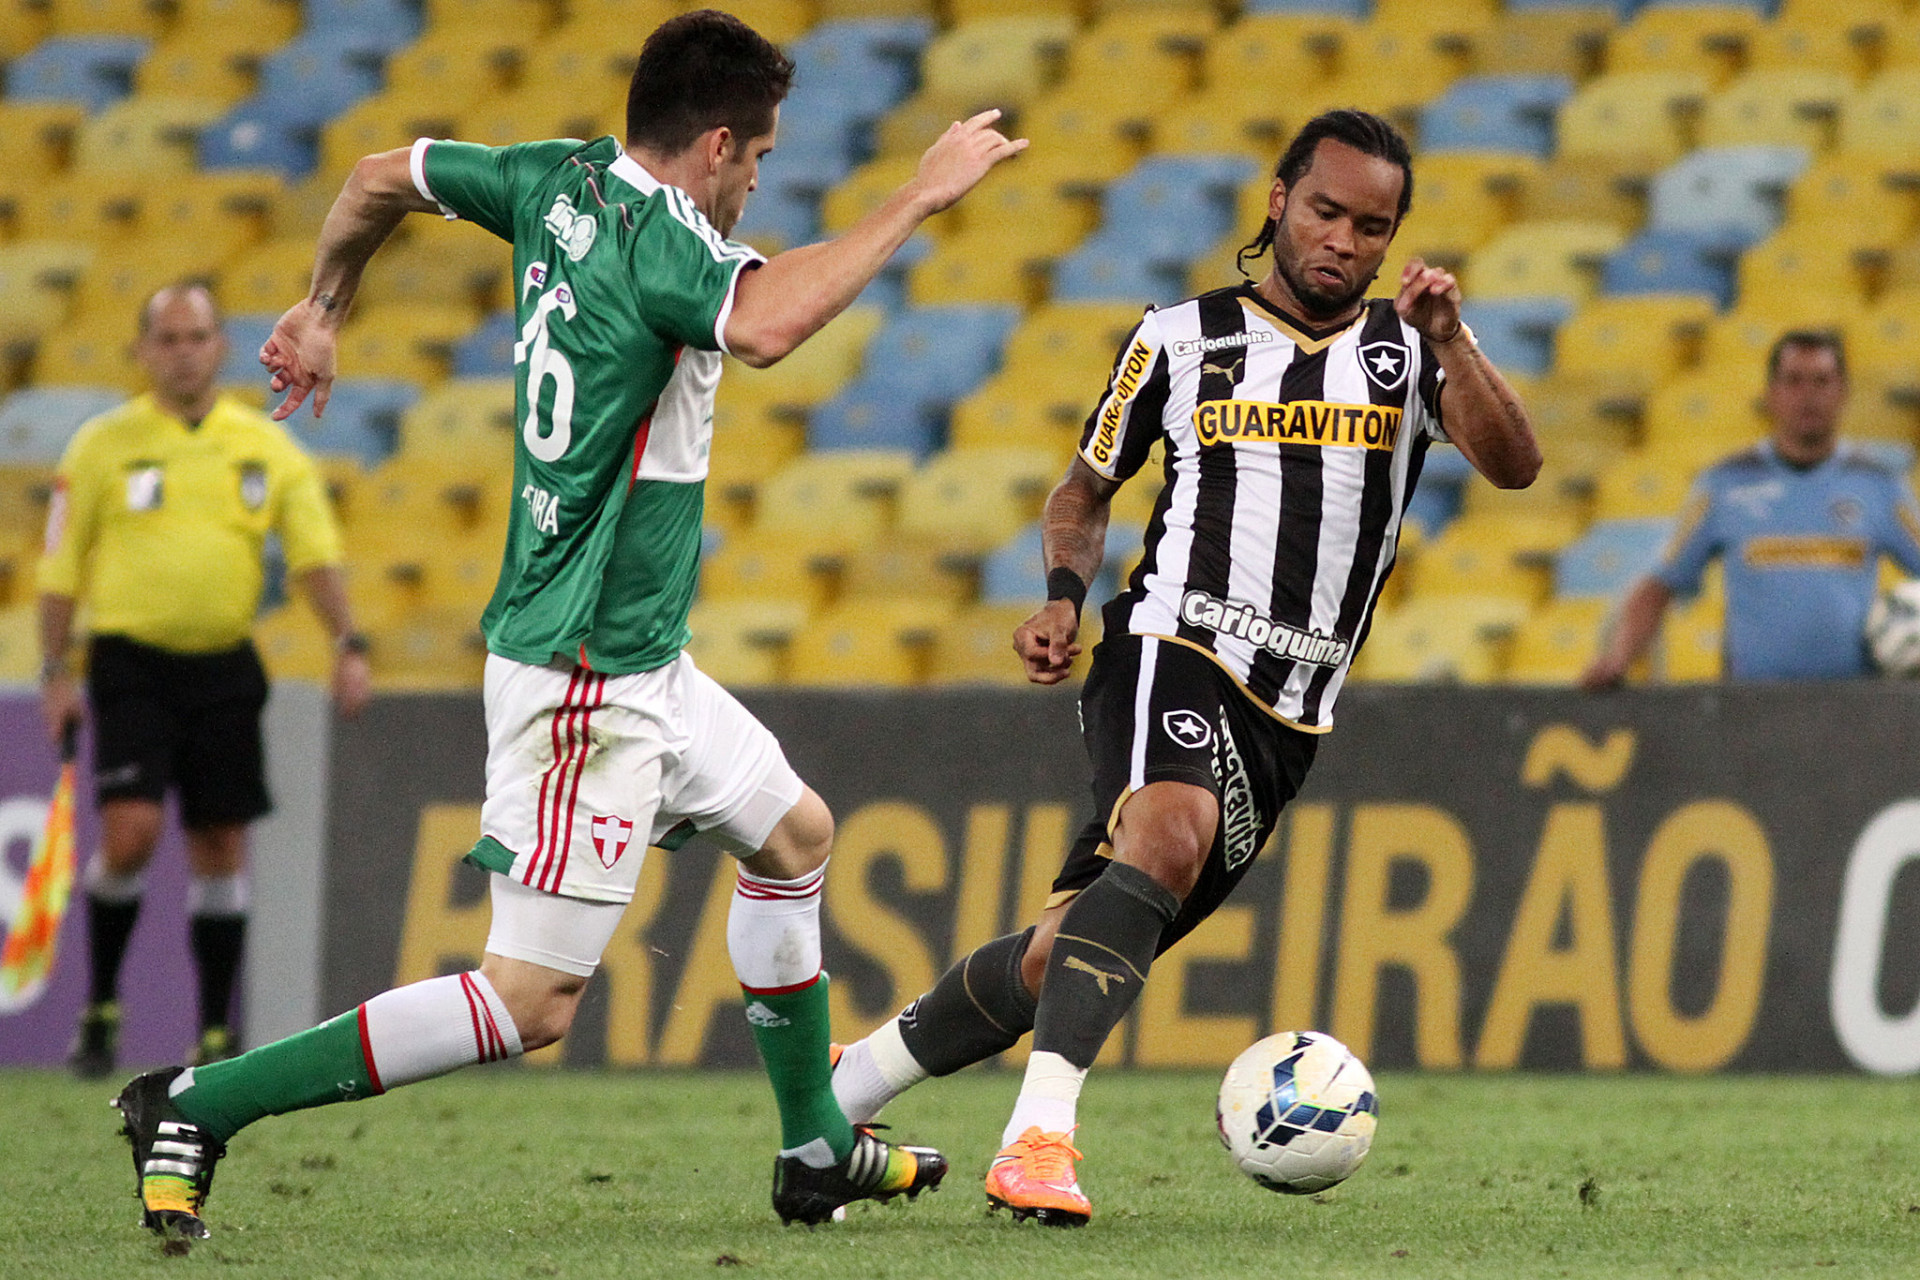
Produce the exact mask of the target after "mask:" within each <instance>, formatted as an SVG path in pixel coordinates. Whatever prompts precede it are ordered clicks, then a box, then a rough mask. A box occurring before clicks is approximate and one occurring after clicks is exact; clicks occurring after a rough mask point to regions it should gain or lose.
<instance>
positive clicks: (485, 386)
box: [228, 321, 519, 467]
mask: <svg viewBox="0 0 1920 1280" xmlns="http://www.w3.org/2000/svg"><path fill="white" fill-rule="evenodd" d="M228 331H229V332H231V331H232V322H231V321H229V323H228ZM256 367H257V366H256ZM518 434H519V423H518V422H516V421H515V419H514V404H513V379H512V378H511V377H504V376H502V377H482V378H453V379H450V380H449V381H447V382H444V383H442V384H441V385H439V386H437V387H435V388H433V389H432V390H431V391H428V392H426V393H425V394H424V395H422V396H421V397H420V399H418V400H417V401H415V402H414V403H413V404H411V405H409V406H408V407H407V410H406V412H405V413H404V414H402V415H401V417H400V441H399V454H398V456H401V457H412V456H424V457H457V456H463V455H477V456H480V457H494V458H504V459H505V460H506V462H507V465H508V466H509V467H511V466H512V462H513V442H514V437H515V436H517V435H518Z"/></svg>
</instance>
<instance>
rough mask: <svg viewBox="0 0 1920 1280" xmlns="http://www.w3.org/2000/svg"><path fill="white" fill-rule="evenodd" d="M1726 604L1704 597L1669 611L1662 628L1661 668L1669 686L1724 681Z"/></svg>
mask: <svg viewBox="0 0 1920 1280" xmlns="http://www.w3.org/2000/svg"><path fill="white" fill-rule="evenodd" d="M1725 622H1726V604H1725V602H1724V601H1722V600H1719V599H1715V598H1713V597H1711V596H1708V595H1706V594H1704V593H1703V594H1702V595H1701V597H1700V598H1699V599H1697V600H1694V601H1692V602H1690V603H1688V604H1683V605H1681V606H1679V607H1678V608H1675V609H1670V610H1668V612H1667V617H1666V621H1665V623H1664V625H1663V626H1662V627H1661V629H1660V668H1661V674H1662V676H1663V677H1664V678H1665V680H1666V682H1667V683H1669V684H1711V683H1713V682H1716V681H1718V680H1719V679H1720V671H1721V650H1722V647H1723V645H1724V642H1725V641H1724V631H1725Z"/></svg>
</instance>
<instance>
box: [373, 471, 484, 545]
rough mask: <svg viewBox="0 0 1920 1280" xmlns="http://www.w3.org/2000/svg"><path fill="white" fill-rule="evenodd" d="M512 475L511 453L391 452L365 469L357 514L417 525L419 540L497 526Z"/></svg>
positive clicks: (410, 526)
mask: <svg viewBox="0 0 1920 1280" xmlns="http://www.w3.org/2000/svg"><path fill="white" fill-rule="evenodd" d="M512 478H513V458H512V455H511V454H508V455H505V456H502V455H501V454H499V453H498V452H495V453H491V454H488V453H482V452H479V451H469V452H465V453H459V454H431V455H429V454H420V453H401V454H395V455H394V456H393V457H391V458H388V459H387V460H386V461H384V462H382V463H381V464H380V465H379V466H377V467H375V468H374V469H373V470H372V471H370V472H368V473H367V475H366V478H365V480H364V481H363V482H362V484H361V488H360V491H359V493H358V494H357V495H356V496H357V498H358V500H359V510H358V512H357V513H356V514H357V515H358V516H359V517H360V522H365V521H366V520H374V521H378V522H380V523H382V524H386V525H389V526H392V527H397V528H408V529H413V530H416V531H418V532H419V533H420V534H422V535H424V536H423V537H422V538H421V539H420V541H421V542H422V543H423V544H424V543H431V542H434V541H436V540H439V539H453V538H460V537H464V536H466V535H467V534H470V533H473V532H475V531H476V530H482V529H501V528H504V527H505V525H506V509H505V508H506V504H505V502H503V501H502V499H503V498H504V497H506V496H507V493H508V490H509V488H510V486H511V482H512Z"/></svg>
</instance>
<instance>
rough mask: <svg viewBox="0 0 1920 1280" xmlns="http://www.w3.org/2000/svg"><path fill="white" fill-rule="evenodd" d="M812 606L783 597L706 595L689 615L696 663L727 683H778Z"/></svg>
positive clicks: (691, 651)
mask: <svg viewBox="0 0 1920 1280" xmlns="http://www.w3.org/2000/svg"><path fill="white" fill-rule="evenodd" d="M806 620H807V611H806V609H805V608H803V607H802V606H800V605H797V604H795V603H793V602H792V601H783V600H702V601H700V602H699V603H697V604H695V605H694V606H693V612H692V613H691V614H689V615H688V617H687V629H688V630H689V631H690V632H692V633H693V635H692V639H690V640H689V641H688V642H687V652H688V653H689V654H691V655H692V657H693V661H694V665H696V666H698V667H699V668H700V670H701V671H703V672H705V673H706V674H707V675H709V676H711V677H713V678H714V679H715V680H718V681H719V682H720V683H721V684H723V685H726V686H727V687H728V688H737V687H740V686H743V685H765V684H778V683H780V678H781V667H782V666H783V665H784V663H783V657H784V651H785V649H786V646H787V645H788V644H789V643H791V641H792V639H793V636H794V633H795V632H797V631H799V630H800V628H801V627H802V626H804V625H805V624H806Z"/></svg>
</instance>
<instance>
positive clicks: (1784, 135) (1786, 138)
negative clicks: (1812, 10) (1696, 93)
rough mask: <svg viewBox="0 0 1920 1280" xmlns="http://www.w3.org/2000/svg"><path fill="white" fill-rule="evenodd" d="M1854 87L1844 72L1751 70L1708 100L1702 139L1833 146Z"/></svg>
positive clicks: (1709, 143)
mask: <svg viewBox="0 0 1920 1280" xmlns="http://www.w3.org/2000/svg"><path fill="white" fill-rule="evenodd" d="M1851 89H1852V86H1851V85H1850V84H1849V82H1848V79H1847V77H1846V76H1845V75H1843V74H1842V73H1840V72H1838V71H1821V70H1817V69H1811V68H1806V69H1786V68H1776V69H1772V70H1756V71H1749V72H1747V73H1746V74H1745V75H1743V76H1741V77H1740V78H1739V79H1738V80H1735V81H1734V82H1733V83H1732V84H1730V85H1728V86H1727V87H1726V88H1725V89H1722V90H1721V91H1720V92H1719V93H1716V94H1714V95H1713V96H1712V97H1710V98H1708V99H1707V104H1706V110H1705V111H1704V112H1703V113H1702V115H1701V119H1700V134H1699V139H1700V143H1701V145H1702V146H1705V147H1753V146H1767V147H1798V148H1801V149H1802V150H1804V151H1807V152H1810V153H1811V152H1816V151H1823V150H1826V149H1828V148H1829V147H1831V146H1832V145H1833V140H1834V135H1835V132H1836V130H1837V126H1838V121H1839V114H1840V104H1841V103H1842V102H1844V101H1845V100H1846V98H1847V96H1848V94H1849V93H1850V92H1851Z"/></svg>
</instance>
